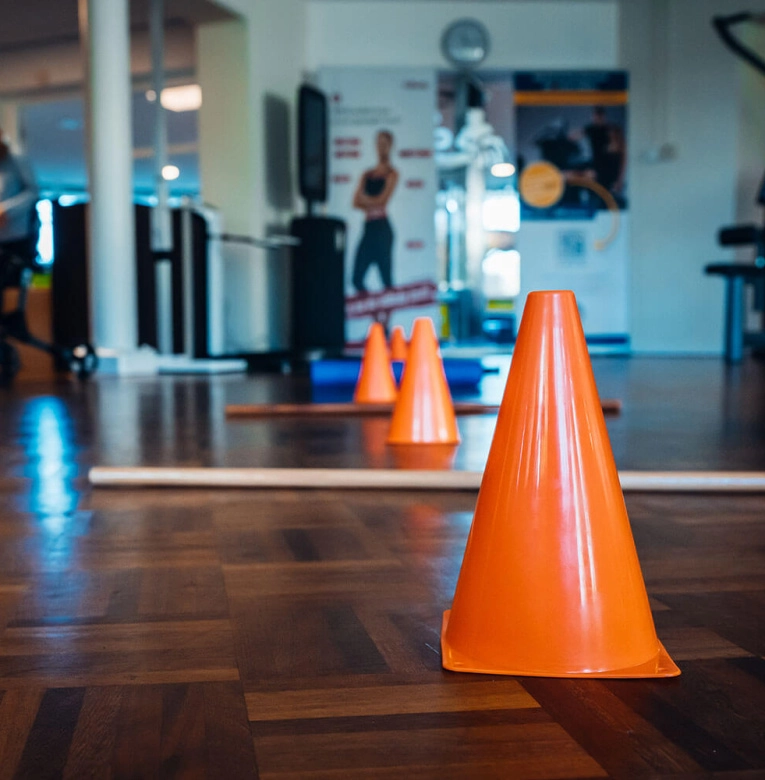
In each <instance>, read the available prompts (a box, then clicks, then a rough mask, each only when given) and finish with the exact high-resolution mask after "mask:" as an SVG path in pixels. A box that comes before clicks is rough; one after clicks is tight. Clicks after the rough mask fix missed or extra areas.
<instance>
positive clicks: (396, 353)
mask: <svg viewBox="0 0 765 780" xmlns="http://www.w3.org/2000/svg"><path fill="white" fill-rule="evenodd" d="M408 352H409V347H408V345H407V343H406V336H405V335H404V329H403V328H402V327H401V326H400V325H396V327H395V328H393V332H392V333H391V334H390V359H391V360H395V361H401V362H403V361H405V360H406V355H407V353H408Z"/></svg>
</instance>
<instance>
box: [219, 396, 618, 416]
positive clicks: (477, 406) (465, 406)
mask: <svg viewBox="0 0 765 780" xmlns="http://www.w3.org/2000/svg"><path fill="white" fill-rule="evenodd" d="M600 403H601V406H602V408H603V412H604V413H605V414H619V412H620V411H621V408H622V402H621V401H620V400H618V399H616V398H605V399H603V400H602V401H601V402H600ZM392 411H393V406H392V405H391V404H353V403H347V404H230V405H228V406H227V407H226V417H235V418H264V417H366V416H381V415H385V414H390V413H391V412H392ZM454 411H455V413H456V414H457V415H469V414H470V415H472V414H496V413H497V412H498V411H499V406H497V405H495V404H481V403H475V402H472V401H457V402H455V404H454Z"/></svg>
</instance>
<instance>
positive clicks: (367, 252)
mask: <svg viewBox="0 0 765 780" xmlns="http://www.w3.org/2000/svg"><path fill="white" fill-rule="evenodd" d="M319 85H320V87H321V89H323V90H324V92H325V93H326V94H327V97H328V100H329V106H330V109H329V110H330V119H329V156H330V164H329V198H328V203H327V214H328V215H330V216H336V217H339V218H341V219H344V220H345V221H346V223H347V225H348V237H347V242H346V261H345V269H346V270H345V288H346V303H345V314H346V334H347V339H348V343H349V344H350V345H355V344H360V343H361V342H362V341H363V340H364V338H365V336H366V332H367V329H368V327H369V325H370V323H372V322H373V321H375V320H377V321H380V322H383V324H385V325H386V326H387V327H392V326H394V325H403V326H404V328H405V329H406V331H407V333H409V332H410V330H411V324H412V321H413V320H414V318H415V317H419V316H429V317H433V318H434V319H436V318H437V315H438V308H437V306H436V292H437V278H436V277H437V263H436V255H435V233H434V219H433V212H434V203H435V194H436V173H435V167H434V163H433V113H434V106H435V102H436V101H435V87H436V85H435V72H434V71H432V70H430V69H412V68H406V69H403V68H355V67H354V68H341V67H336V68H335V67H333V68H323V69H321V70H320V72H319Z"/></svg>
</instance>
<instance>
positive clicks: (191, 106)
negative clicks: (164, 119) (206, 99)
mask: <svg viewBox="0 0 765 780" xmlns="http://www.w3.org/2000/svg"><path fill="white" fill-rule="evenodd" d="M145 94H146V99H147V100H148V101H149V103H153V102H154V101H155V100H156V99H157V93H156V92H155V91H154V90H153V89H147V90H146V93H145ZM201 105H202V87H200V86H199V84H184V85H183V86H180V87H166V88H165V89H163V90H162V107H163V108H166V109H167V110H168V111H177V112H180V111H196V110H198V109H199V107H200V106H201Z"/></svg>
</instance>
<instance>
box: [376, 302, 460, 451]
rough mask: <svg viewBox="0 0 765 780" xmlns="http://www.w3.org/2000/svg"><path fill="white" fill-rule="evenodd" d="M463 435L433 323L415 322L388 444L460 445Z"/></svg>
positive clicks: (422, 318)
mask: <svg viewBox="0 0 765 780" xmlns="http://www.w3.org/2000/svg"><path fill="white" fill-rule="evenodd" d="M459 440H460V434H459V431H458V430H457V418H456V417H455V416H454V404H453V403H452V396H451V393H450V392H449V385H448V384H447V382H446V375H445V374H444V364H443V363H442V362H441V356H440V355H439V353H438V340H437V339H436V332H435V330H434V328H433V323H432V321H431V320H430V319H428V318H427V317H419V318H418V319H416V320H415V321H414V327H413V328H412V340H411V341H410V342H409V355H408V356H407V360H406V366H405V367H404V375H403V376H402V377H401V387H400V388H399V392H398V399H397V401H396V405H395V407H394V408H393V418H392V420H391V425H390V433H389V434H388V444H457V443H459Z"/></svg>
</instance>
